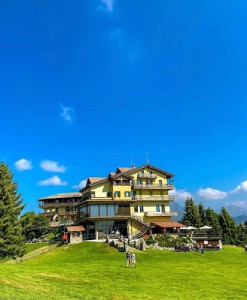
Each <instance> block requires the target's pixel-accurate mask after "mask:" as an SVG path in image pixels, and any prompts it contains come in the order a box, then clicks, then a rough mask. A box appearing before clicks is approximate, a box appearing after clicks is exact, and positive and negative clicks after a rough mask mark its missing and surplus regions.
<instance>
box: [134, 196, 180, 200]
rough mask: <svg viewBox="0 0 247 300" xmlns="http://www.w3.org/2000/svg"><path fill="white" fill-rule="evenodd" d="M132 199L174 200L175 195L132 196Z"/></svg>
mask: <svg viewBox="0 0 247 300" xmlns="http://www.w3.org/2000/svg"><path fill="white" fill-rule="evenodd" d="M133 200H136V201H137V200H142V201H174V200H175V196H168V195H164V196H134V197H133Z"/></svg>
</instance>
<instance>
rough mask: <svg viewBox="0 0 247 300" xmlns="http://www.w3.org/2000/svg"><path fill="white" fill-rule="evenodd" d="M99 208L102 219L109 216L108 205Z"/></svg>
mask: <svg viewBox="0 0 247 300" xmlns="http://www.w3.org/2000/svg"><path fill="white" fill-rule="evenodd" d="M99 208H100V216H101V217H106V216H107V214H106V205H100V206H99Z"/></svg>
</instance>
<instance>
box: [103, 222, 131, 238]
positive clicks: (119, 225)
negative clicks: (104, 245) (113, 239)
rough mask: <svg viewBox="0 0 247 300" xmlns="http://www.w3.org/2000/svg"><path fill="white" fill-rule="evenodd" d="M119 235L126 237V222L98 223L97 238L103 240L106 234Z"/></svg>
mask: <svg viewBox="0 0 247 300" xmlns="http://www.w3.org/2000/svg"><path fill="white" fill-rule="evenodd" d="M116 233H118V234H120V235H123V236H127V222H126V221H118V220H116V221H99V222H98V238H99V239H104V238H106V236H107V235H108V234H116Z"/></svg>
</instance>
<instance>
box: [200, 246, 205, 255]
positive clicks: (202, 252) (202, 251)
mask: <svg viewBox="0 0 247 300" xmlns="http://www.w3.org/2000/svg"><path fill="white" fill-rule="evenodd" d="M200 250H201V255H203V254H204V248H203V244H201V248H200Z"/></svg>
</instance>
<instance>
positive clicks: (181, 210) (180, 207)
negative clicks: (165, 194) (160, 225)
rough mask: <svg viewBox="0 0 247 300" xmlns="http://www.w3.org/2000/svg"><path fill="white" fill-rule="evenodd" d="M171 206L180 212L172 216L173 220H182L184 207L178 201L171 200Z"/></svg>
mask: <svg viewBox="0 0 247 300" xmlns="http://www.w3.org/2000/svg"><path fill="white" fill-rule="evenodd" d="M170 207H171V210H172V211H176V212H177V213H178V215H177V216H176V217H172V221H178V222H179V221H181V220H182V218H183V215H184V208H183V207H182V206H180V205H179V204H177V203H176V202H171V203H170Z"/></svg>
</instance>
